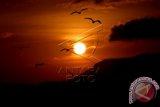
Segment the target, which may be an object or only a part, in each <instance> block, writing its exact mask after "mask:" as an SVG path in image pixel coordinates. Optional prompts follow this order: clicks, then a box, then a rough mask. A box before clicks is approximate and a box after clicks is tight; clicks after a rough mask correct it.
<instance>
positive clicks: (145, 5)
mask: <svg viewBox="0 0 160 107" xmlns="http://www.w3.org/2000/svg"><path fill="white" fill-rule="evenodd" d="M82 8H88V10H87V11H85V12H84V13H82V14H81V15H70V13H71V12H73V11H75V10H80V9H82ZM159 10H160V2H159V0H95V1H94V0H75V1H74V0H27V1H22V0H1V1H0V50H1V51H0V82H9V83H24V82H25V83H39V82H43V81H50V80H64V79H65V69H66V67H70V66H71V67H73V66H82V67H84V68H87V67H88V65H90V66H91V65H93V64H94V63H92V62H90V61H88V60H85V59H83V58H81V57H79V56H76V55H74V54H72V53H65V52H60V51H59V50H60V49H61V48H60V47H59V46H58V44H59V43H61V42H63V41H65V40H68V39H69V40H71V41H74V40H75V39H77V38H82V37H84V36H85V35H81V36H78V35H79V34H81V33H82V32H85V31H87V30H89V29H92V28H94V27H96V26H98V25H99V24H98V23H97V24H92V23H90V22H89V21H87V20H84V18H85V17H92V18H93V19H99V20H101V21H102V23H103V32H101V34H100V35H101V36H100V37H103V39H102V40H103V41H101V42H100V44H99V45H98V47H97V49H96V52H95V54H94V56H96V57H97V58H99V59H102V60H103V59H107V58H118V57H128V56H134V55H136V54H140V53H146V52H156V51H159V49H158V47H157V45H160V43H159V41H158V40H157V41H156V42H155V40H139V41H130V42H129V41H128V42H126V41H125V42H124V41H116V42H109V41H108V38H109V34H110V30H111V28H112V27H113V26H115V25H119V24H122V23H125V22H127V21H129V20H132V19H135V18H143V17H160V11H159ZM96 38H97V35H96V33H95V34H94V36H93V37H89V38H87V39H86V40H84V41H87V42H86V44H87V46H92V45H93V44H94V43H93V44H92V43H91V42H94V41H95V40H96ZM89 41H91V42H89ZM14 47H28V48H25V49H23V50H19V49H17V48H14ZM146 47H147V48H146ZM88 53H89V51H88ZM84 57H86V56H85V55H84ZM37 63H45V65H44V66H43V67H42V68H34V65H35V64H37ZM95 63H96V62H95ZM61 68H63V72H60V73H59V72H58V71H59V69H61Z"/></svg>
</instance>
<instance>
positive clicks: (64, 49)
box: [60, 8, 102, 52]
mask: <svg viewBox="0 0 160 107" xmlns="http://www.w3.org/2000/svg"><path fill="white" fill-rule="evenodd" d="M87 10H88V8H83V9H81V10H80V11H74V12H72V13H70V15H74V14H82V12H84V11H87ZM84 19H86V20H90V21H91V22H92V23H93V24H94V23H99V24H102V22H101V21H100V20H93V19H92V18H89V17H87V18H84ZM71 49H73V48H63V49H61V50H60V51H61V52H62V51H66V52H69V51H70V50H71Z"/></svg>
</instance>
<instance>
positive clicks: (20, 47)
mask: <svg viewBox="0 0 160 107" xmlns="http://www.w3.org/2000/svg"><path fill="white" fill-rule="evenodd" d="M12 48H16V49H19V50H23V49H26V48H29V47H25V46H12Z"/></svg>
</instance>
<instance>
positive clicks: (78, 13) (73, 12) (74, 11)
mask: <svg viewBox="0 0 160 107" xmlns="http://www.w3.org/2000/svg"><path fill="white" fill-rule="evenodd" d="M75 13H78V14H79V12H77V11H74V12H72V13H71V15H73V14H75Z"/></svg>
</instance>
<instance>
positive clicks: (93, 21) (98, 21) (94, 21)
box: [84, 18, 102, 24]
mask: <svg viewBox="0 0 160 107" xmlns="http://www.w3.org/2000/svg"><path fill="white" fill-rule="evenodd" d="M84 19H87V20H91V21H92V23H96V22H97V23H99V24H102V22H101V21H100V20H93V19H92V18H84Z"/></svg>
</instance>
